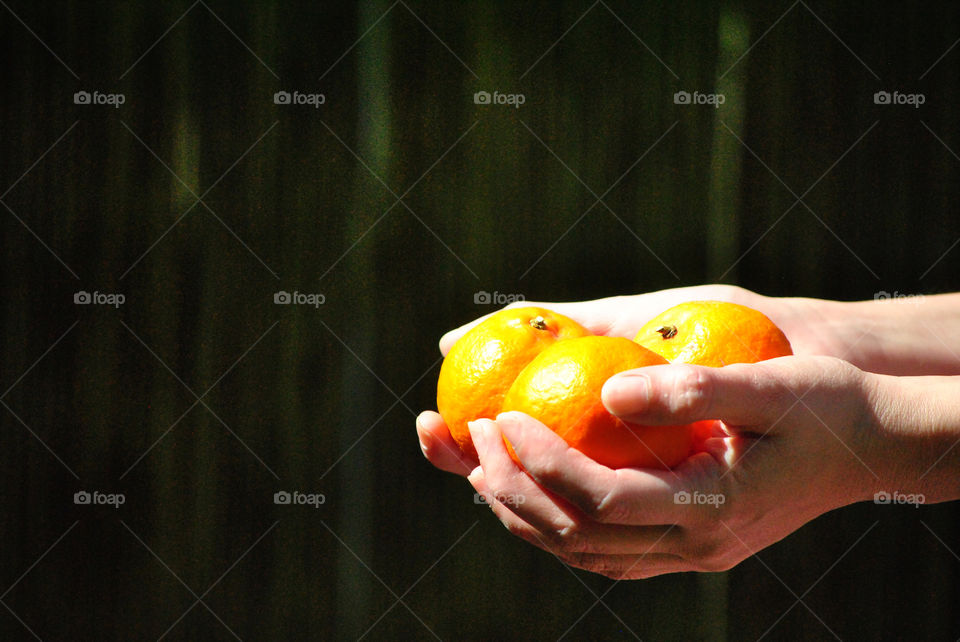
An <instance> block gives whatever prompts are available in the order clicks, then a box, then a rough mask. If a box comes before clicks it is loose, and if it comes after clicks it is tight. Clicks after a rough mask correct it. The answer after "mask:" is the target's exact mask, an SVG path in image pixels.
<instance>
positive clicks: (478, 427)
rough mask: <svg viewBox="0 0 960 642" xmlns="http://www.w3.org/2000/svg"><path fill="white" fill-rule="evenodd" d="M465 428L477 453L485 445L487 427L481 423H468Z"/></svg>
mask: <svg viewBox="0 0 960 642" xmlns="http://www.w3.org/2000/svg"><path fill="white" fill-rule="evenodd" d="M467 428H469V429H470V438H471V439H473V445H474V447H475V448H476V449H477V450H478V451H479V450H480V449H481V448H482V447H483V445H484V444H485V443H486V439H487V426H486V424H485V423H484V422H482V421H468V422H467Z"/></svg>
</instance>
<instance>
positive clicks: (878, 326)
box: [417, 285, 960, 579]
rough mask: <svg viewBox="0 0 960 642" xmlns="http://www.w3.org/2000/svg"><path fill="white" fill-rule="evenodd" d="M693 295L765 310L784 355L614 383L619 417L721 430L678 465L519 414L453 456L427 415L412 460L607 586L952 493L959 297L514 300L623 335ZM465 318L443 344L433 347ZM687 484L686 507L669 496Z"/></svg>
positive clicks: (735, 557)
mask: <svg viewBox="0 0 960 642" xmlns="http://www.w3.org/2000/svg"><path fill="white" fill-rule="evenodd" d="M698 299H716V300H725V301H733V302H736V303H741V304H744V305H748V306H750V307H753V308H755V309H757V310H760V311H761V312H763V313H764V314H766V315H767V316H769V317H770V318H771V319H772V320H773V321H774V322H775V323H776V324H777V325H778V326H779V327H780V328H781V329H782V330H783V331H784V333H785V334H786V335H787V337H788V338H789V339H790V342H791V344H792V346H793V350H794V353H795V356H792V357H782V358H779V359H773V360H770V361H765V362H762V363H757V364H736V365H731V366H727V367H725V368H706V367H699V366H688V365H665V366H651V367H647V368H641V369H638V370H632V371H628V372H624V373H620V374H618V375H616V376H615V377H612V378H611V379H609V380H608V381H607V383H606V384H605V385H604V388H603V392H602V400H603V403H604V404H605V406H606V407H607V409H608V410H609V411H610V412H612V413H613V414H615V415H617V416H619V417H621V418H622V419H624V420H625V421H629V422H633V423H641V424H668V425H669V424H680V423H685V422H690V421H696V420H705V419H714V420H718V421H717V423H716V424H715V427H714V431H713V435H712V436H711V437H710V438H709V439H707V441H706V442H705V451H704V452H700V453H698V454H696V455H694V456H692V457H691V458H689V459H688V460H686V461H685V462H683V463H682V464H680V465H679V466H677V467H676V468H674V469H673V470H671V471H662V470H654V469H641V468H625V469H619V470H612V469H610V468H607V467H605V466H602V465H600V464H598V463H596V462H594V461H593V460H591V459H589V458H587V457H586V456H585V455H583V454H581V453H579V452H578V451H576V450H574V449H572V448H569V447H568V446H567V445H566V443H565V442H564V441H563V440H562V439H561V438H560V437H558V436H557V435H556V434H555V433H553V432H552V431H551V430H549V429H548V428H547V427H546V426H544V425H543V424H541V423H539V422H537V421H536V420H534V419H532V418H530V417H528V416H526V415H523V414H521V413H516V412H510V413H504V414H501V415H499V416H498V417H497V419H496V420H495V421H493V420H489V419H482V420H479V421H476V422H473V423H472V424H471V426H470V431H471V435H472V436H473V441H474V444H475V445H476V447H477V452H478V454H479V461H476V460H471V459H470V458H468V457H466V456H464V455H463V454H462V453H461V452H460V450H459V448H458V447H457V445H456V443H455V442H454V441H453V439H452V437H451V436H450V433H449V431H448V430H447V427H446V425H445V424H444V422H443V419H442V418H441V417H440V415H438V414H437V413H435V412H431V411H426V412H423V413H421V415H420V416H419V417H418V418H417V432H418V435H419V437H420V444H421V448H422V449H423V452H424V455H425V456H426V457H427V459H429V460H430V462H431V463H433V464H434V465H435V466H437V467H438V468H440V469H443V470H446V471H449V472H453V473H456V474H459V475H462V476H465V477H467V479H468V480H469V481H470V483H471V484H472V485H473V486H474V488H475V489H476V490H477V492H480V493H483V494H484V495H485V496H486V497H487V498H488V501H489V503H490V506H491V508H492V509H493V512H494V513H495V514H496V516H497V517H498V518H499V519H500V520H501V521H502V522H503V524H504V525H505V526H506V527H507V529H508V530H509V531H510V532H511V533H513V534H515V535H517V536H519V537H521V538H523V539H524V540H526V541H528V542H530V543H531V544H533V545H535V546H538V547H540V548H543V549H545V550H548V551H550V552H552V553H554V554H556V555H557V556H558V557H560V558H561V559H562V560H564V561H565V562H566V563H568V564H570V565H572V566H575V567H578V568H583V569H587V570H589V571H593V572H596V573H600V574H602V575H606V576H608V577H613V578H618V579H639V578H646V577H652V576H655V575H661V574H664V573H674V572H680V571H721V570H726V569H729V568H731V567H733V566H735V565H736V564H738V563H739V562H740V561H742V560H743V559H745V558H747V557H749V556H750V555H752V554H754V553H756V552H757V551H759V550H761V549H763V548H765V547H767V546H769V545H770V544H773V543H774V542H777V541H778V540H780V539H782V538H783V537H785V536H786V535H788V534H789V533H791V532H793V531H794V530H796V529H798V528H800V527H801V526H802V525H803V524H805V523H807V522H808V521H810V520H812V519H814V518H816V517H817V516H819V515H821V514H823V513H825V512H827V511H830V510H833V509H835V508H839V507H841V506H845V505H847V504H851V503H854V502H859V501H872V500H873V499H874V495H875V493H878V492H887V493H894V492H898V493H901V494H904V495H907V494H912V495H914V496H920V495H922V496H923V499H924V501H925V502H926V503H935V502H942V501H950V500H955V499H960V294H945V295H937V296H926V297H921V298H913V299H888V300H881V301H873V300H871V301H861V302H850V303H846V302H836V301H822V300H817V299H800V298H772V297H765V296H762V295H759V294H756V293H753V292H750V291H748V290H744V289H742V288H737V287H732V286H725V285H706V286H697V287H692V288H678V289H674V290H664V291H661V292H654V293H650V294H642V295H636V296H626V297H614V298H609V299H600V300H597V301H586V302H579V303H555V304H554V303H531V302H525V303H523V304H522V305H539V306H542V307H547V308H550V309H552V310H555V311H557V312H560V313H561V314H565V315H567V316H569V317H571V318H573V319H575V320H576V321H578V322H580V323H581V324H583V325H584V326H585V327H587V329H589V330H590V331H592V332H594V333H595V334H606V335H610V336H623V337H628V338H632V337H633V336H634V334H635V333H636V331H637V329H639V327H640V326H641V325H643V324H644V323H645V322H646V321H647V320H648V319H650V318H652V317H653V316H655V315H656V314H658V313H659V312H662V311H663V310H665V309H667V308H669V307H671V306H672V305H674V304H676V303H679V302H682V301H689V300H698ZM474 323H476V322H474ZM472 325H473V324H467V325H466V326H463V327H461V328H457V329H456V330H453V331H451V332H449V333H448V334H446V335H445V336H444V337H443V338H442V339H441V340H440V349H441V352H443V353H444V354H446V352H447V351H448V350H449V349H450V346H452V345H453V343H454V342H455V341H456V340H457V339H458V338H459V337H460V336H461V335H462V334H463V333H464V332H466V330H467V329H469V327H470V326H472ZM503 436H506V437H507V438H508V439H509V440H510V442H511V443H512V444H513V446H514V448H515V450H516V453H517V457H518V458H519V459H520V461H521V462H522V463H523V467H524V469H525V470H524V469H521V468H520V467H519V466H518V465H517V464H516V463H515V462H514V461H513V460H512V459H511V458H510V456H509V455H508V454H507V451H506V449H505V447H504V445H503V439H502V437H503ZM684 491H685V492H686V493H689V494H690V497H693V498H695V499H693V501H691V502H689V503H683V501H682V500H680V502H679V503H678V501H677V499H676V498H677V497H678V496H677V495H676V494H677V493H681V492H684ZM698 494H699V495H698ZM680 497H682V495H681V496H680ZM495 498H501V499H503V502H501V501H497V500H496V499H495ZM515 498H522V501H516V500H515ZM696 498H699V501H700V502H701V503H697V501H698V500H697V499H696ZM718 498H722V503H720V500H719V499H718ZM512 499H513V501H511V500H512Z"/></svg>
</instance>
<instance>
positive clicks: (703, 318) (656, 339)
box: [634, 301, 793, 367]
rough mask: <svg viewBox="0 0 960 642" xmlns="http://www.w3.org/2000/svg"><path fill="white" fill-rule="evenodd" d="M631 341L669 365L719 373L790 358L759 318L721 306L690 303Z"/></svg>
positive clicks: (779, 335)
mask: <svg viewBox="0 0 960 642" xmlns="http://www.w3.org/2000/svg"><path fill="white" fill-rule="evenodd" d="M634 341H636V342H637V343H639V344H640V345H642V346H643V347H645V348H648V349H650V350H653V351H654V352H656V353H657V354H659V355H660V356H662V357H663V358H664V359H666V360H667V361H669V362H670V363H691V364H695V365H700V366H713V367H721V366H726V365H729V364H731V363H755V362H757V361H763V360H765V359H773V358H775V357H784V356H787V355H791V354H793V350H792V349H791V348H790V342H789V341H788V340H787V337H786V336H784V334H783V332H781V330H780V328H778V327H777V326H776V325H775V324H774V323H773V321H771V320H770V319H768V318H767V317H766V316H765V315H764V314H762V313H761V312H758V311H756V310H754V309H753V308H748V307H747V306H745V305H739V304H736V303H726V302H724V301H689V302H687V303H681V304H679V305H675V306H674V307H672V308H670V309H669V310H667V311H665V312H663V313H661V314H659V315H657V316H656V317H654V318H653V319H651V320H650V321H648V322H647V324H646V325H644V326H643V327H642V328H640V331H639V332H637V336H636V337H634Z"/></svg>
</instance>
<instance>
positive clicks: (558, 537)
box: [552, 524, 594, 554]
mask: <svg viewBox="0 0 960 642" xmlns="http://www.w3.org/2000/svg"><path fill="white" fill-rule="evenodd" d="M552 539H553V541H554V543H555V545H556V547H557V548H558V549H559V550H561V551H563V552H564V553H577V554H582V553H587V552H592V551H593V549H594V547H593V545H592V543H591V541H590V537H589V536H588V535H587V533H585V532H584V529H583V527H582V526H581V525H580V524H571V525H569V526H565V527H563V528H560V529H558V530H556V531H555V535H554V536H553V538H552Z"/></svg>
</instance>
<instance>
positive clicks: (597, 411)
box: [503, 336, 693, 468]
mask: <svg viewBox="0 0 960 642" xmlns="http://www.w3.org/2000/svg"><path fill="white" fill-rule="evenodd" d="M665 363H667V362H666V360H665V359H664V358H663V357H661V356H659V355H658V354H656V353H654V352H651V351H650V350H647V349H646V348H643V347H641V346H640V345H638V344H637V343H634V342H633V341H630V340H629V339H624V338H619V337H606V336H589V337H582V338H577V339H569V340H567V341H558V342H556V343H554V344H553V345H551V346H550V347H549V348H547V349H546V350H544V351H543V352H541V353H540V354H538V355H537V356H536V357H535V358H534V359H533V361H531V362H530V364H529V365H527V367H526V368H524V369H523V371H522V372H520V374H519V375H518V376H517V378H516V380H515V381H514V382H513V385H512V386H510V389H509V390H508V391H507V394H506V396H505V397H504V399H503V411H504V412H506V411H508V410H519V411H521V412H524V413H526V414H528V415H530V416H531V417H533V418H534V419H537V420H539V421H541V422H542V423H544V424H545V425H547V426H548V427H549V428H551V429H552V430H553V431H554V432H556V433H557V434H558V435H560V436H561V437H563V439H564V440H565V441H566V442H567V443H568V444H570V446H572V447H573V448H576V449H577V450H579V451H580V452H582V453H583V454H585V455H587V456H588V457H590V458H591V459H593V460H595V461H597V462H599V463H601V464H603V465H605V466H609V467H610V468H624V467H627V466H641V467H649V468H670V467H671V466H674V465H676V464H678V463H680V462H681V461H683V460H684V459H685V458H686V457H687V455H689V454H690V449H691V446H692V443H693V428H692V427H691V426H642V425H638V424H629V423H626V422H624V421H622V420H621V419H619V418H617V417H614V416H613V415H611V414H610V413H609V412H607V409H606V408H605V407H604V405H603V403H602V402H601V401H600V390H601V389H602V388H603V384H604V382H605V381H606V380H607V379H609V378H610V377H612V376H613V375H615V374H617V373H618V372H623V371H624V370H632V369H633V368H640V367H643V366H652V365H660V364H665ZM511 450H512V449H511Z"/></svg>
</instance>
